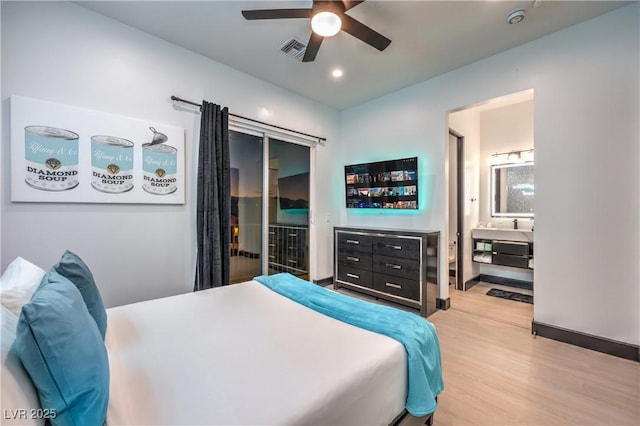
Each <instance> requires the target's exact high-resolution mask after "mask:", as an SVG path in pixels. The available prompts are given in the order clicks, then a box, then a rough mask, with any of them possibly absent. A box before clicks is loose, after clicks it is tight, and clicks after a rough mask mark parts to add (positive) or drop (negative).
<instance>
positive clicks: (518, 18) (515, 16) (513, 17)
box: [507, 9, 525, 24]
mask: <svg viewBox="0 0 640 426" xmlns="http://www.w3.org/2000/svg"><path fill="white" fill-rule="evenodd" d="M524 14H525V12H524V9H518V10H514V11H513V12H511V13H510V14H509V15H507V22H508V23H510V24H517V23H519V22H522V21H523V20H524Z"/></svg>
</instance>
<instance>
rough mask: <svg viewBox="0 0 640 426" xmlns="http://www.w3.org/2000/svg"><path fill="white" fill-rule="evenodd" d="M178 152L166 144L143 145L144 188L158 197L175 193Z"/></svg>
mask: <svg viewBox="0 0 640 426" xmlns="http://www.w3.org/2000/svg"><path fill="white" fill-rule="evenodd" d="M177 153H178V150H177V149H176V148H174V147H172V146H170V145H165V144H164V143H159V144H154V143H145V144H143V145H142V171H143V181H142V188H143V189H144V190H145V191H147V192H149V193H151V194H156V195H167V194H171V193H173V192H175V191H176V190H177V189H178V187H177V175H176V173H177V171H178V160H177Z"/></svg>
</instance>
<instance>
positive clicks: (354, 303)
mask: <svg viewBox="0 0 640 426" xmlns="http://www.w3.org/2000/svg"><path fill="white" fill-rule="evenodd" d="M254 279H255V280H256V281H258V282H260V283H262V284H263V285H265V286H267V287H268V288H270V289H271V290H273V291H275V292H276V293H279V294H281V295H283V296H285V297H287V298H289V299H291V300H293V301H295V302H298V303H300V304H302V305H304V306H306V307H308V308H310V309H313V310H315V311H317V312H320V313H322V314H324V315H327V316H330V317H332V318H336V319H338V320H341V321H343V322H346V323H348V324H351V325H355V326H357V327H360V328H364V329H366V330H369V331H373V332H375V333H380V334H384V335H385V336H388V337H391V338H392V339H395V340H397V341H398V342H400V343H402V344H403V345H404V347H405V350H406V352H407V360H408V367H409V368H408V386H409V389H408V392H407V401H406V404H405V408H406V409H407V411H408V412H409V413H411V414H412V415H414V416H416V417H422V416H425V415H427V414H429V413H433V412H434V411H435V409H436V406H437V405H436V400H435V398H436V396H438V394H439V393H440V392H442V390H443V389H444V383H443V381H442V364H441V359H440V343H439V342H438V336H437V335H436V330H435V327H434V326H433V324H431V323H430V322H429V321H427V320H426V319H424V318H422V317H420V316H418V315H415V314H413V313H410V312H406V311H401V310H399V309H395V308H392V307H388V306H382V305H377V304H374V303H369V302H366V301H364V300H360V299H356V298H353V297H349V296H346V295H344V294H340V293H337V292H333V291H331V290H327V289H325V288H322V287H320V286H318V285H316V284H313V283H310V282H309V281H305V280H302V279H300V278H297V277H295V276H293V275H291V274H288V273H280V274H276V275H270V276H266V275H262V276H259V277H255V278H254Z"/></svg>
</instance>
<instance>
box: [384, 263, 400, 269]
mask: <svg viewBox="0 0 640 426" xmlns="http://www.w3.org/2000/svg"><path fill="white" fill-rule="evenodd" d="M385 266H386V267H387V268H391V269H402V266H401V265H394V264H393V263H387V264H385Z"/></svg>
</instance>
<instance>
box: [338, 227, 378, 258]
mask: <svg viewBox="0 0 640 426" xmlns="http://www.w3.org/2000/svg"><path fill="white" fill-rule="evenodd" d="M371 238H372V237H371V235H359V234H348V233H344V232H338V233H337V239H338V250H339V251H342V250H355V251H361V252H365V253H371Z"/></svg>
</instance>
